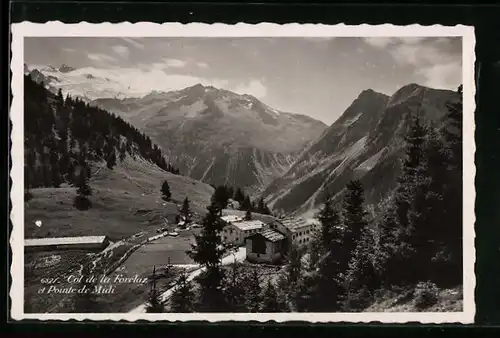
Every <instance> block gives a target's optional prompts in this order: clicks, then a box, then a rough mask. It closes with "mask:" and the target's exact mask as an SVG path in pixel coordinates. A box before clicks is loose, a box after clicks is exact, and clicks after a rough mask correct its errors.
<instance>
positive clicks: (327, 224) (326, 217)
mask: <svg viewBox="0 0 500 338" xmlns="http://www.w3.org/2000/svg"><path fill="white" fill-rule="evenodd" d="M318 219H319V221H320V222H321V241H322V244H323V248H324V249H325V251H327V250H329V249H330V245H331V243H332V241H333V236H334V234H335V229H334V228H336V227H339V222H340V219H339V215H338V214H337V212H335V210H333V207H332V201H331V196H330V194H327V195H326V196H325V201H324V204H323V208H322V209H321V210H320V212H319V215H318Z"/></svg>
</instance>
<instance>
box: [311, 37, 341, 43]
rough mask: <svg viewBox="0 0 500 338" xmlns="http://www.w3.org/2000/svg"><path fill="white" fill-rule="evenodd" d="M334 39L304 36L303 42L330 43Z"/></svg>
mask: <svg viewBox="0 0 500 338" xmlns="http://www.w3.org/2000/svg"><path fill="white" fill-rule="evenodd" d="M335 38H336V37H335V36H306V37H304V39H305V40H308V41H312V42H325V41H331V40H333V39H335Z"/></svg>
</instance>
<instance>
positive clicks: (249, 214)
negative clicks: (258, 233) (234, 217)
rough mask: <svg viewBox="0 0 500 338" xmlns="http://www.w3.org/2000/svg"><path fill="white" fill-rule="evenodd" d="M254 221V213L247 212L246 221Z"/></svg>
mask: <svg viewBox="0 0 500 338" xmlns="http://www.w3.org/2000/svg"><path fill="white" fill-rule="evenodd" d="M251 220H252V212H251V211H250V210H247V211H246V213H245V221H251Z"/></svg>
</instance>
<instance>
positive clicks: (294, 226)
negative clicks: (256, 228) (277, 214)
mask: <svg viewBox="0 0 500 338" xmlns="http://www.w3.org/2000/svg"><path fill="white" fill-rule="evenodd" d="M270 227H271V229H274V230H276V231H279V232H281V233H282V234H284V235H285V236H286V237H287V239H288V243H289V244H292V243H293V244H295V245H298V246H303V245H307V244H308V243H309V242H310V241H311V239H312V238H313V235H314V233H315V232H316V231H317V230H318V228H319V223H318V222H313V221H311V220H306V219H304V218H293V217H287V218H282V219H279V220H277V221H275V222H273V223H271V225H270Z"/></svg>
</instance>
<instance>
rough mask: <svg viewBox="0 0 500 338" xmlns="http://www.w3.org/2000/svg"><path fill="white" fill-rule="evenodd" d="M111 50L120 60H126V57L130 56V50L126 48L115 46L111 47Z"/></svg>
mask: <svg viewBox="0 0 500 338" xmlns="http://www.w3.org/2000/svg"><path fill="white" fill-rule="evenodd" d="M111 49H113V51H114V52H115V53H116V54H118V55H120V56H121V57H122V58H128V55H129V54H130V50H129V48H128V47H126V46H122V45H116V46H113V47H111Z"/></svg>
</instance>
